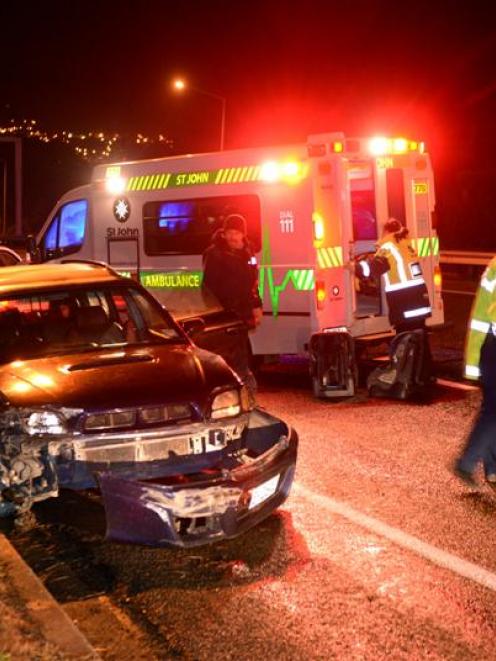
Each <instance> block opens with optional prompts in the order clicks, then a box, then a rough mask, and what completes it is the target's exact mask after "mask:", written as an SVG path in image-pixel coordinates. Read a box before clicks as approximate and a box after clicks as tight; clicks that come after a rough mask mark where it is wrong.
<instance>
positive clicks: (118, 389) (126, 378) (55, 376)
mask: <svg viewBox="0 0 496 661" xmlns="http://www.w3.org/2000/svg"><path fill="white" fill-rule="evenodd" d="M237 383H238V381H237V379H236V377H235V375H234V373H233V372H232V371H231V370H230V369H229V367H228V366H227V365H226V363H225V362H224V361H223V360H222V359H221V358H220V357H219V356H216V355H215V354H212V353H210V352H208V351H204V350H202V349H199V348H197V347H194V346H191V345H154V346H147V347H140V348H137V347H134V348H132V347H127V348H119V350H115V348H114V349H113V350H99V351H91V352H84V353H77V354H65V355H63V356H49V357H45V358H38V359H32V360H25V361H21V360H17V361H14V362H12V363H9V364H7V365H3V366H1V367H0V393H2V395H3V396H4V397H5V398H6V399H7V400H8V401H9V403H10V404H11V405H12V406H16V407H20V406H42V405H53V406H57V407H59V406H60V407H68V408H83V409H86V410H92V409H93V410H94V409H100V410H101V409H104V408H120V407H127V406H139V405H143V404H153V403H160V402H165V401H182V402H184V401H190V402H196V403H198V404H199V405H200V406H201V407H202V408H203V406H204V405H205V404H206V401H207V399H208V396H209V394H210V393H211V391H212V390H213V389H214V388H216V387H219V386H228V385H235V384H237Z"/></svg>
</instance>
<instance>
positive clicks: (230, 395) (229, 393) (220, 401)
mask: <svg viewBox="0 0 496 661" xmlns="http://www.w3.org/2000/svg"><path fill="white" fill-rule="evenodd" d="M240 413H241V397H240V393H239V390H224V391H223V392H220V393H218V394H217V395H215V396H214V398H213V399H212V406H211V408H210V417H211V418H212V420H219V419H220V418H232V417H234V416H235V415H239V414H240Z"/></svg>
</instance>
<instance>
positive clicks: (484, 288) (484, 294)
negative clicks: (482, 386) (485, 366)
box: [465, 257, 496, 379]
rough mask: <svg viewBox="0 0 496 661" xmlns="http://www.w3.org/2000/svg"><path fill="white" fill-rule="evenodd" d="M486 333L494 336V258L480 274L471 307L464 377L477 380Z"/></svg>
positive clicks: (495, 288) (495, 301) (495, 266)
mask: <svg viewBox="0 0 496 661" xmlns="http://www.w3.org/2000/svg"><path fill="white" fill-rule="evenodd" d="M488 333H493V334H495V335H496V257H493V259H492V260H491V262H490V263H489V266H488V267H487V268H486V270H485V271H484V273H483V274H482V278H481V281H480V283H479V289H478V290H477V294H476V297H475V301H474V304H473V306H472V312H471V315H470V322H469V326H468V334H467V340H466V344H465V376H466V377H467V378H468V379H478V378H479V376H480V354H481V349H482V345H483V344H484V340H485V339H486V337H487V334H488Z"/></svg>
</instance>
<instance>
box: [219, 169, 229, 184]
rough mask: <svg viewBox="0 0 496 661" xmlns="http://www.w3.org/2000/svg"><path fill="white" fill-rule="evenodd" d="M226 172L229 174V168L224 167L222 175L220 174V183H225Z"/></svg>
mask: <svg viewBox="0 0 496 661" xmlns="http://www.w3.org/2000/svg"><path fill="white" fill-rule="evenodd" d="M228 174H229V168H226V169H225V170H224V173H223V175H222V181H221V182H220V183H221V184H225V183H226V179H227V176H228Z"/></svg>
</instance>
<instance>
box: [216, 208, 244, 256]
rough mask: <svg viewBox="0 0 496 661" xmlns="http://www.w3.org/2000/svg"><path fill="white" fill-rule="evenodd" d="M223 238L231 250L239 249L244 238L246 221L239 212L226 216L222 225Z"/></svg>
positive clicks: (242, 244) (242, 245)
mask: <svg viewBox="0 0 496 661" xmlns="http://www.w3.org/2000/svg"><path fill="white" fill-rule="evenodd" d="M222 230H223V234H224V238H225V240H226V243H227V245H228V246H229V248H230V249H231V250H241V249H242V248H243V247H244V245H245V240H246V221H245V219H244V218H243V216H241V215H240V214H239V213H231V214H229V216H226V218H225V220H224V224H223V227H222Z"/></svg>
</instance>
